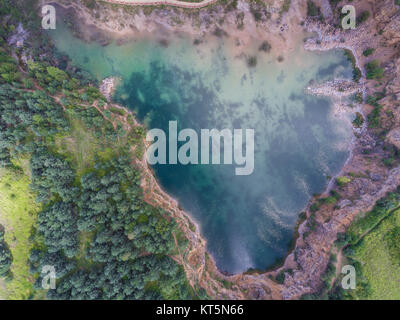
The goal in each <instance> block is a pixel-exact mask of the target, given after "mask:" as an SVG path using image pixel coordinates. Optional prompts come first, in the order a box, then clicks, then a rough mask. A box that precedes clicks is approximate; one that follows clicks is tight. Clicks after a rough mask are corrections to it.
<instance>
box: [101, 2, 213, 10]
mask: <svg viewBox="0 0 400 320" xmlns="http://www.w3.org/2000/svg"><path fill="white" fill-rule="evenodd" d="M103 1H104V2H108V3H113V4H123V5H128V6H174V7H180V8H188V9H198V8H204V7H206V6H208V5H210V4H212V3H215V2H217V0H204V1H200V2H186V1H178V0H147V1H140V0H103Z"/></svg>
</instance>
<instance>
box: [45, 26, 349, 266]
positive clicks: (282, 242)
mask: <svg viewBox="0 0 400 320" xmlns="http://www.w3.org/2000/svg"><path fill="white" fill-rule="evenodd" d="M50 36H51V37H52V39H53V41H54V44H55V46H56V47H57V49H58V50H59V51H60V52H62V53H64V54H67V55H68V56H69V57H70V59H71V60H72V61H73V62H74V63H75V64H76V65H78V66H80V67H82V68H83V69H86V70H87V71H89V72H91V73H92V74H93V75H94V76H95V77H97V78H98V79H99V80H101V79H103V78H105V77H109V76H119V77H121V78H122V82H121V84H120V86H119V88H118V89H117V92H116V94H115V101H116V102H118V103H120V104H122V105H124V106H126V107H129V108H130V109H132V110H134V111H135V112H136V114H137V116H138V119H139V120H140V121H142V122H143V123H145V124H146V126H147V127H148V128H160V129H164V130H165V131H166V132H168V130H167V129H168V122H169V121H172V120H176V121H178V128H179V129H184V128H192V129H194V130H196V131H197V132H198V133H200V129H213V128H216V129H224V128H228V129H254V130H255V168H254V172H253V174H252V175H249V176H236V175H235V167H236V166H235V165H187V166H184V165H156V166H154V167H153V168H154V171H155V173H156V177H157V179H158V180H159V182H160V184H161V185H162V187H163V188H164V189H165V190H166V191H167V192H168V193H169V194H171V195H172V196H173V197H175V198H177V199H178V200H179V202H180V205H181V206H182V207H183V208H184V209H185V210H186V211H187V212H188V213H189V214H190V215H191V216H192V217H193V219H194V220H195V221H197V222H198V223H199V225H200V227H201V233H202V235H203V236H204V237H205V239H206V240H207V245H208V249H209V251H210V253H211V254H212V256H213V257H214V258H215V260H216V262H217V266H218V268H219V269H220V270H223V271H227V272H229V273H238V272H243V271H246V270H247V269H249V268H258V269H266V268H268V267H270V266H271V265H273V264H274V263H276V261H277V260H278V259H281V258H282V257H284V256H285V255H286V254H287V251H288V245H289V243H290V241H291V240H292V239H293V236H294V231H295V230H294V229H295V225H296V222H297V219H298V215H299V213H300V212H301V211H302V210H303V209H304V207H305V205H306V204H307V202H308V201H309V199H310V198H311V197H312V195H313V194H315V193H321V192H323V190H324V188H325V187H326V185H327V183H328V178H329V176H333V175H335V174H336V173H337V172H338V171H339V170H340V168H341V166H342V165H343V163H344V162H345V160H346V158H347V156H348V151H347V146H348V142H349V140H350V138H351V135H352V133H351V132H352V131H351V128H350V125H349V123H348V122H347V121H344V120H343V119H338V118H335V117H333V116H332V115H331V107H332V102H331V101H330V100H329V99H327V98H319V97H314V96H310V95H307V94H305V93H304V88H305V87H306V86H307V85H308V83H309V82H310V80H314V81H315V82H321V81H325V80H328V79H332V78H334V77H339V78H350V77H351V72H352V70H351V65H350V63H349V62H348V61H347V60H346V58H345V56H344V54H343V52H342V51H332V52H325V53H314V52H306V51H305V50H304V49H303V48H302V42H301V41H300V42H299V45H298V49H296V50H295V51H293V52H292V53H289V55H288V56H285V59H284V61H282V62H278V61H277V59H276V56H275V55H273V54H268V53H265V52H261V51H259V50H258V47H259V45H260V42H261V41H262V40H260V41H259V42H255V43H254V46H249V47H247V48H245V49H246V52H244V54H245V55H247V56H249V55H254V56H256V57H257V65H256V66H255V67H249V66H248V64H247V59H246V57H245V56H244V55H243V56H238V55H235V54H232V52H233V51H234V50H233V48H234V46H235V42H234V40H233V39H229V38H222V39H221V38H217V37H210V38H208V39H207V42H203V43H200V44H198V45H194V44H193V39H191V38H189V37H187V36H180V35H174V36H168V37H167V40H168V42H165V41H164V42H161V43H160V39H159V38H157V37H151V36H148V37H143V38H141V39H137V40H136V41H133V40H132V41H130V42H128V43H126V44H123V45H119V46H118V45H116V44H110V45H108V46H105V47H102V46H100V45H99V44H97V43H85V42H83V41H81V40H79V39H77V38H74V37H73V36H72V34H71V33H70V32H69V31H68V30H67V29H66V28H64V27H63V26H62V25H60V26H58V28H57V30H55V31H51V32H50Z"/></svg>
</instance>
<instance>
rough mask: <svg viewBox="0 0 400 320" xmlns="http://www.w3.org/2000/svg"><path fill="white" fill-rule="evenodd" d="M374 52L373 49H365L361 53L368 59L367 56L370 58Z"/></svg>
mask: <svg viewBox="0 0 400 320" xmlns="http://www.w3.org/2000/svg"><path fill="white" fill-rule="evenodd" d="M374 51H375V49H374V48H367V49H365V50H364V51H363V55H364V56H365V57H368V56H370V55H371V54H373V53H374Z"/></svg>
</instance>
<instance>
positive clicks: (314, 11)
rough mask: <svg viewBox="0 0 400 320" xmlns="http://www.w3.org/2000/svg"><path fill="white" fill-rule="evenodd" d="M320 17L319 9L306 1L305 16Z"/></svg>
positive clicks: (311, 2)
mask: <svg viewBox="0 0 400 320" xmlns="http://www.w3.org/2000/svg"><path fill="white" fill-rule="evenodd" d="M319 15H320V8H319V7H317V6H316V5H315V3H314V2H313V1H311V0H308V1H307V16H309V17H317V16H319Z"/></svg>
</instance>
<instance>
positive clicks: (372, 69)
mask: <svg viewBox="0 0 400 320" xmlns="http://www.w3.org/2000/svg"><path fill="white" fill-rule="evenodd" d="M365 69H366V70H367V79H382V78H383V74H384V72H385V70H384V69H383V68H381V66H380V63H379V61H378V60H373V61H371V62H368V63H367V64H366V65H365Z"/></svg>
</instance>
